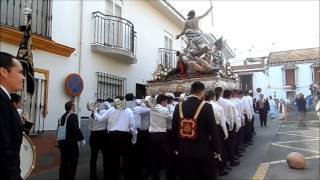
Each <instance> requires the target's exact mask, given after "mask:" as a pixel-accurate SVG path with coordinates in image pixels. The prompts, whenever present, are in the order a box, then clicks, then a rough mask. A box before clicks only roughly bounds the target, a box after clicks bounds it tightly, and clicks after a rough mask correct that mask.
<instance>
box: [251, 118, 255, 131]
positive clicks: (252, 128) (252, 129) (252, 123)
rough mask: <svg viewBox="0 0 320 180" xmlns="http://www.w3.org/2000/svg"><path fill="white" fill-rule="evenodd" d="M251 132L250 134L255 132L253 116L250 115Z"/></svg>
mask: <svg viewBox="0 0 320 180" xmlns="http://www.w3.org/2000/svg"><path fill="white" fill-rule="evenodd" d="M251 131H252V133H255V131H254V115H252V119H251Z"/></svg>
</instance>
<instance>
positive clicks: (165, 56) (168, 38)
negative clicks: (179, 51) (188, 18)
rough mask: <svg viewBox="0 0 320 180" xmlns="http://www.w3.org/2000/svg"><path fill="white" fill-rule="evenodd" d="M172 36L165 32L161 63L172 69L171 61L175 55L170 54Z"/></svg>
mask: <svg viewBox="0 0 320 180" xmlns="http://www.w3.org/2000/svg"><path fill="white" fill-rule="evenodd" d="M172 37H173V36H172V34H170V33H168V32H167V31H165V35H164V53H163V63H164V64H165V65H166V66H167V67H173V66H174V65H173V59H174V58H175V57H174V56H175V54H172V51H171V50H172Z"/></svg>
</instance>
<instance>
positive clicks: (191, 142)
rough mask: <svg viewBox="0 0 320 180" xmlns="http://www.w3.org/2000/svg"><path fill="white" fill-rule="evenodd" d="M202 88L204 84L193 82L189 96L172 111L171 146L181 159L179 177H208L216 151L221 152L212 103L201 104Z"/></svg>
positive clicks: (183, 179)
mask: <svg viewBox="0 0 320 180" xmlns="http://www.w3.org/2000/svg"><path fill="white" fill-rule="evenodd" d="M204 89H205V86H204V84H203V83H201V82H194V83H193V84H192V85H191V91H190V93H191V96H189V97H188V99H187V100H186V101H184V102H182V104H179V105H177V106H176V108H175V111H174V114H173V119H172V136H173V137H172V138H173V143H172V144H171V145H172V146H173V149H174V150H175V153H176V154H178V155H179V157H180V159H181V173H180V179H181V180H211V179H212V178H213V177H214V176H215V174H214V173H213V171H216V168H215V167H214V165H213V164H214V158H215V152H216V153H217V154H220V150H219V149H220V148H219V141H218V134H217V131H218V130H217V125H216V121H215V119H214V114H213V110H212V106H211V105H210V104H208V103H206V102H204V103H203V104H202V102H203V97H204ZM201 106H202V107H201ZM197 111H198V113H197ZM197 114H198V116H197ZM181 116H182V117H181Z"/></svg>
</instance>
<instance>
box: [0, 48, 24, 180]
mask: <svg viewBox="0 0 320 180" xmlns="http://www.w3.org/2000/svg"><path fill="white" fill-rule="evenodd" d="M22 79H23V68H22V66H21V64H20V62H19V61H18V60H17V59H16V58H15V57H14V56H12V55H11V54H8V53H5V52H0V177H1V179H3V180H21V179H22V178H21V176H20V172H21V170H20V157H19V153H20V146H21V143H22V130H23V128H22V123H21V119H20V116H19V114H18V112H17V110H16V108H15V107H14V106H13V104H12V103H11V101H10V98H11V97H10V93H12V92H16V91H19V90H21V89H22V87H23V83H22Z"/></svg>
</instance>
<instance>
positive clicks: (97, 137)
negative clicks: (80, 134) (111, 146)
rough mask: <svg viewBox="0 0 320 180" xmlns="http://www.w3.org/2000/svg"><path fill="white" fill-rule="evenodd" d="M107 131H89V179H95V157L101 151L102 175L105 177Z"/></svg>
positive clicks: (96, 157)
mask: <svg viewBox="0 0 320 180" xmlns="http://www.w3.org/2000/svg"><path fill="white" fill-rule="evenodd" d="M107 143H108V137H107V131H106V130H103V131H91V134H90V148H91V151H90V179H92V180H93V179H97V159H98V154H99V152H100V151H101V153H102V155H103V168H104V177H105V179H106V177H107V171H108V167H107V155H108V153H107Z"/></svg>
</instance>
